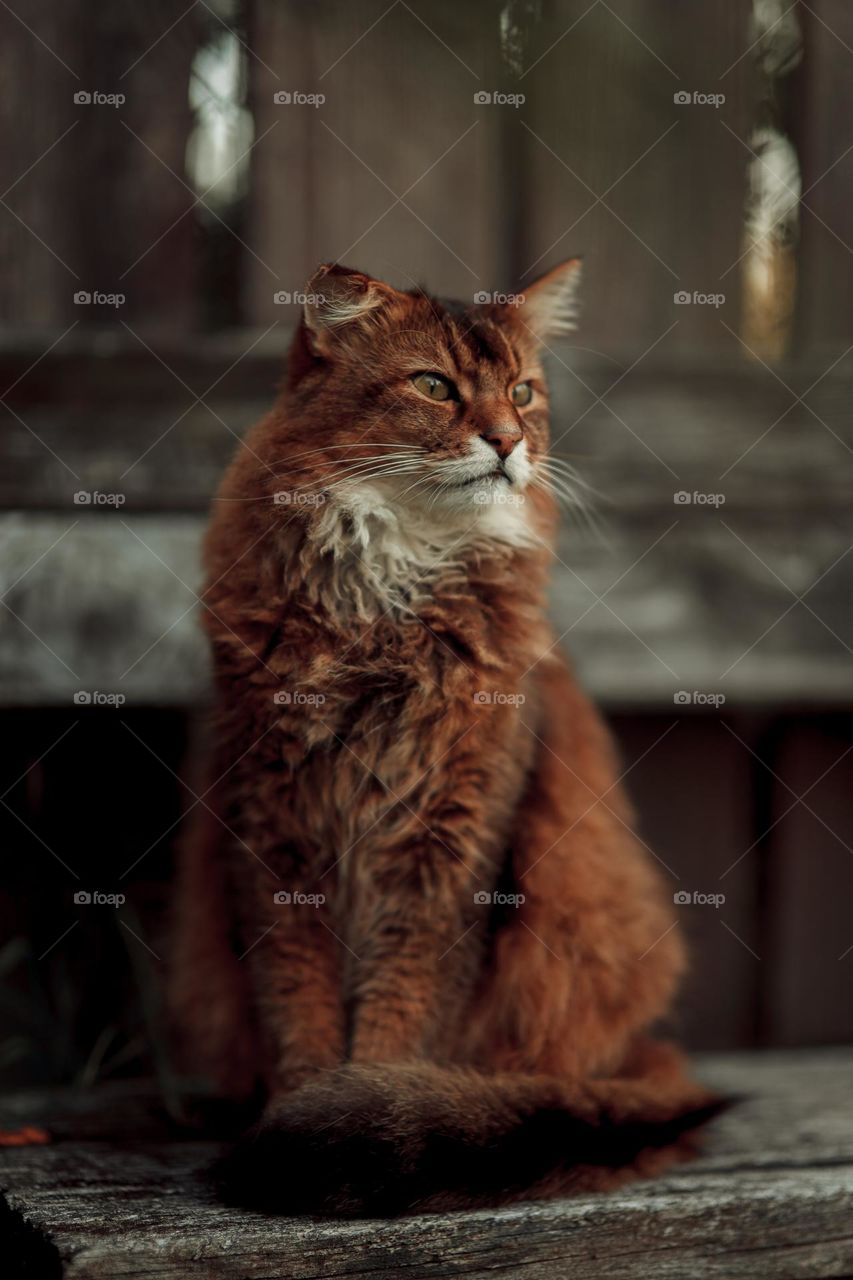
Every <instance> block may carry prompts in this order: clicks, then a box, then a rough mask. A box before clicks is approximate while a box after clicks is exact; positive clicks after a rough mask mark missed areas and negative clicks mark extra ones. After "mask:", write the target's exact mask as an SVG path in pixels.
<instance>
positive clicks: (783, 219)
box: [741, 0, 802, 360]
mask: <svg viewBox="0 0 853 1280" xmlns="http://www.w3.org/2000/svg"><path fill="white" fill-rule="evenodd" d="M793 9H794V6H793V5H790V6H788V5H787V3H783V0H754V5H753V29H754V31H755V32H757V44H756V63H757V71H758V76H759V84H760V91H761V92H760V101H761V108H762V110H761V114H762V115H763V117H764V120H765V121H766V123H762V124H761V125H760V126H759V127H758V128H756V129H754V130H753V133H752V136H751V137H750V139H749V146H750V150H751V151H752V153H753V158H752V159H751V160H750V162H749V166H748V169H747V199H746V217H745V221H744V253H743V258H742V260H741V271H742V284H743V324H742V332H743V339H744V342H745V343H746V344H747V346H748V347H749V348H750V349H751V350H752V351H754V352H755V354H756V355H757V356H758V357H760V358H761V359H762V360H780V359H781V358H782V357H783V356H784V355H786V353H787V352H788V350H789V348H790V345H791V337H792V333H793V325H794V311H795V304H796V297H797V252H796V250H797V239H798V235H799V227H800V216H799V205H800V196H801V194H802V178H801V175H800V162H799V158H798V156H797V152H796V149H795V147H794V144H793V143H792V142H791V140H790V139H789V138H788V137H786V136H785V134H784V132H783V131H782V128H781V127H780V126H779V125H778V124H777V119H778V117H779V115H780V111H779V100H780V97H781V96H782V95H783V93H784V92H785V77H786V76H787V75H788V74H789V73H790V72H791V71H792V70H793V69H794V68H795V67H796V66H797V64H798V62H799V60H800V57H801V54H802V40H801V35H800V28H799V23H798V21H797V16H796V14H795V13H794V12H793Z"/></svg>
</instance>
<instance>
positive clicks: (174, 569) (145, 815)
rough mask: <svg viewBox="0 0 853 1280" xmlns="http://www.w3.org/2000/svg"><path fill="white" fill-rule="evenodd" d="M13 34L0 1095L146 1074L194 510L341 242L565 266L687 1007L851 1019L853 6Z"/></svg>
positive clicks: (787, 1037)
mask: <svg viewBox="0 0 853 1280" xmlns="http://www.w3.org/2000/svg"><path fill="white" fill-rule="evenodd" d="M0 25H2V39H0V72H2V78H0V83H2V86H3V88H2V93H0V118H2V124H3V135H4V146H3V149H2V157H3V158H2V165H3V176H2V182H0V188H2V196H0V261H2V273H0V278H2V285H0V388H2V392H0V409H2V412H0V505H2V508H3V510H2V512H1V513H0V602H2V608H0V704H2V710H0V832H2V852H3V885H2V889H1V890H0V932H1V933H2V947H0V1080H2V1082H4V1083H6V1084H19V1083H23V1082H36V1081H40V1082H53V1081H76V1082H79V1083H86V1082H89V1081H94V1080H96V1079H100V1078H104V1077H109V1076H114V1075H116V1074H123V1073H124V1074H126V1073H131V1072H140V1071H150V1070H152V1069H160V1070H161V1071H162V1070H163V1066H162V1035H161V1031H160V1017H159V1004H158V982H159V978H160V975H161V973H162V969H163V961H162V956H163V954H164V952H163V934H164V912H165V910H166V908H167V906H168V893H169V889H168V886H169V878H170V875H171V870H172V861H173V855H174V844H175V837H176V833H177V830H178V827H179V825H180V821H181V818H182V815H183V814H185V813H186V812H187V811H188V810H190V809H192V808H193V807H194V806H195V805H196V804H198V803H199V799H198V797H199V794H200V792H199V789H198V788H199V786H200V784H199V782H198V780H197V770H196V767H195V766H196V762H197V760H198V756H199V752H200V749H201V748H202V747H203V744H204V740H205V734H206V729H205V720H204V705H205V700H206V697H207V686H208V662H207V655H206V652H205V646H204V644H203V642H202V638H201V631H200V626H199V619H198V604H197V597H196V591H197V590H198V589H199V585H200V577H199V566H198V548H199V541H200V536H201V532H202V529H203V527H204V523H205V519H206V512H207V509H208V506H209V502H210V498H211V494H212V492H213V490H214V487H215V485H216V482H217V479H218V476H219V475H220V473H221V471H222V469H223V467H224V466H225V464H226V462H227V460H228V458H229V457H230V456H231V454H232V453H233V451H234V450H235V448H236V447H238V442H239V440H240V438H241V436H242V435H243V433H244V431H245V429H246V428H247V426H248V425H250V424H251V423H252V421H253V420H254V419H255V418H256V417H258V416H259V415H260V413H261V412H262V411H263V410H264V409H265V408H266V407H267V406H268V405H269V403H270V401H271V398H272V396H273V394H274V389H275V385H276V382H277V380H278V378H279V376H280V369H281V361H282V355H283V352H284V351H285V349H286V347H287V344H288V341H289V336H290V334H291V332H292V329H293V326H294V324H295V323H296V321H297V318H298V311H299V307H298V300H295V298H296V296H297V295H298V293H299V291H300V290H301V289H302V288H303V287H304V284H305V282H306V280H307V279H308V277H309V275H310V274H311V272H312V271H313V269H314V267H315V266H316V265H317V264H318V263H320V262H323V261H331V260H340V261H343V262H345V263H347V264H348V265H351V266H356V267H358V268H360V269H362V270H365V271H368V272H372V273H374V274H376V275H379V276H382V277H384V278H386V279H388V280H390V281H391V282H392V283H394V284H396V285H398V286H400V287H404V288H405V287H408V286H410V285H412V284H413V283H415V282H418V283H422V284H424V285H425V286H427V287H428V288H429V289H430V290H431V291H433V292H435V293H438V294H439V295H450V296H455V297H460V298H466V299H468V300H471V301H473V299H474V297H475V295H476V294H478V293H479V292H480V291H483V290H485V291H489V292H495V291H500V292H505V293H512V292H518V291H521V290H523V288H524V286H525V284H526V283H528V282H530V281H531V280H532V279H533V278H535V276H536V275H538V274H539V273H541V272H542V271H543V270H545V269H546V268H547V267H549V266H551V265H553V264H554V263H555V262H557V261H559V260H560V259H562V258H565V257H567V256H570V255H572V254H576V253H582V254H583V255H584V257H585V300H584V316H583V322H582V326H581V328H580V330H579V332H578V333H577V335H576V336H575V340H574V341H572V342H569V341H560V342H556V343H554V344H553V347H552V350H551V352H550V354H549V356H548V360H549V366H550V375H551V379H552V384H553V398H554V431H553V434H554V440H555V449H556V451H557V452H558V453H559V454H561V455H562V456H564V457H566V458H567V459H568V460H569V461H571V462H572V463H573V464H574V466H575V467H576V468H577V469H578V470H579V471H580V473H581V475H582V476H583V477H584V479H585V480H586V481H587V482H588V483H589V484H590V485H591V486H592V487H593V488H594V490H595V491H596V492H597V494H598V498H597V500H596V504H595V512H594V516H593V517H592V518H591V519H586V520H583V519H571V520H567V521H566V524H565V528H564V530H563V534H562V538H561V543H560V548H559V561H558V563H557V566H556V573H555V578H554V592H553V615H554V619H555V622H556V625H557V628H558V632H559V634H560V635H561V640H562V644H563V645H564V646H565V648H566V649H567V650H568V651H569V652H570V653H571V654H572V655H573V658H574V660H575V662H576V664H577V667H578V670H579V673H580V676H581V678H582V680H583V681H584V683H585V684H586V686H587V687H588V688H589V689H590V691H591V692H592V693H593V694H594V696H595V697H596V698H597V699H598V700H599V701H600V702H601V703H602V705H603V706H604V708H605V710H606V712H607V714H608V716H609V718H610V721H611V723H612V725H613V728H614V730H615V733H616V735H617V737H618V740H619V743H620V747H621V751H622V758H623V765H624V778H625V785H626V786H627V787H628V789H629V791H630V793H631V795H632V796H633V798H634V800H635V803H636V806H637V809H638V813H639V823H640V831H641V834H642V837H643V839H644V840H645V841H646V842H647V843H648V845H649V846H650V847H651V848H652V849H654V851H655V853H656V855H657V856H658V857H659V858H660V859H661V861H662V862H663V863H664V865H665V866H666V868H667V869H668V871H669V873H670V875H671V878H672V886H673V892H674V893H675V894H677V895H679V896H678V897H677V899H676V901H677V902H678V911H679V913H680V916H681V919H682V921H683V924H684V927H685V929H686V931H687V934H688V937H689V939H690V943H691V946H692V949H693V956H694V967H693V974H692V977H691V979H690V982H689V983H688V984H687V987H686V989H685V992H684V997H683V1000H682V1002H681V1006H680V1011H679V1015H678V1026H679V1029H680V1031H681V1033H682V1034H683V1035H684V1036H685V1037H686V1039H687V1040H688V1042H689V1043H690V1044H691V1045H693V1046H695V1047H700V1048H726V1047H751V1046H767V1045H797V1044H821V1043H832V1042H843V1041H849V1040H851V1039H853V1003H851V1001H850V999H849V992H850V987H851V969H853V911H851V900H853V848H851V844H853V823H851V818H853V795H851V792H853V788H851V783H850V779H851V764H853V754H850V753H851V751H853V715H851V708H853V665H851V657H853V648H851V646H853V606H852V605H851V602H852V601H853V557H851V556H850V551H851V546H853V502H851V497H853V396H851V390H853V356H851V349H853V306H851V300H853V226H851V217H850V210H851V208H853V7H851V6H850V4H849V3H847V0H811V3H809V4H806V3H803V0H799V2H797V0H795V2H794V3H790V0H752V2H750V0H711V2H710V3H709V2H707V0H683V2H681V3H678V4H675V3H673V2H672V0H607V2H606V0H469V3H466V4H459V3H458V2H456V0H411V2H408V0H392V2H391V3H388V2H387V0H375V2H374V0H316V2H315V3H313V4H310V5H309V4H305V3H298V0H231V2H229V0H193V2H191V3H187V2H186V0H149V2H148V3H146V4H145V5H137V4H129V3H127V2H124V3H113V4H111V5H100V6H93V5H91V4H87V3H85V0H63V3H60V2H59V0H28V3H27V4H26V6H25V5H24V4H23V2H22V0H10V2H9V4H5V3H4V4H3V6H2V9H1V10H0Z"/></svg>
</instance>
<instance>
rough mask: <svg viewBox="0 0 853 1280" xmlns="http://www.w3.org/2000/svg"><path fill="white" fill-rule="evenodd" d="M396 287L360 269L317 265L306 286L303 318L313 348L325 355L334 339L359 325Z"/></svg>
mask: <svg viewBox="0 0 853 1280" xmlns="http://www.w3.org/2000/svg"><path fill="white" fill-rule="evenodd" d="M395 295H396V290H395V289H392V288H391V286H390V285H387V284H384V283H383V282H382V281H381V280H374V279H372V278H371V277H370V276H366V275H365V274H364V272H362V271H353V270H351V269H350V268H349V267H342V266H339V265H338V264H337V263H329V264H326V265H325V266H322V267H320V268H318V270H317V271H315V273H314V275H313V276H312V277H311V279H310V281H309V282H308V285H307V286H306V289H305V302H304V304H303V321H304V324H305V329H306V332H307V336H308V340H309V343H310V346H311V348H312V350H313V351H314V352H315V353H316V354H318V355H328V354H330V353H331V351H332V350H333V348H334V346H335V345H336V343H337V342H339V341H340V340H341V339H342V338H345V337H346V336H347V335H348V333H350V334H351V333H352V332H353V331H354V330H355V329H357V328H358V327H360V325H361V324H363V322H364V321H365V320H366V319H367V318H369V317H370V315H371V312H373V311H375V310H376V308H377V307H381V306H383V305H384V304H386V303H387V302H389V301H391V299H392V298H393V297H394V296H395Z"/></svg>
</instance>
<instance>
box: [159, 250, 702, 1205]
mask: <svg viewBox="0 0 853 1280" xmlns="http://www.w3.org/2000/svg"><path fill="white" fill-rule="evenodd" d="M577 275H578V263H577V261H576V260H573V261H570V262H568V263H565V264H563V265H562V266H561V267H558V268H556V269H555V270H554V271H552V272H551V273H549V274H548V275H547V276H546V277H544V278H543V280H541V281H540V282H539V283H538V284H536V285H535V286H533V287H532V288H531V289H530V290H528V291H527V294H526V297H525V300H524V301H523V303H518V304H516V305H492V304H487V305H474V306H470V307H459V306H451V305H450V304H444V305H443V304H441V303H439V302H438V301H436V300H434V299H430V298H429V297H427V296H426V295H425V294H423V293H419V292H411V293H401V292H398V291H396V290H394V289H392V288H390V287H389V286H387V285H385V284H382V283H380V282H378V281H375V280H372V279H370V278H368V277H366V276H364V275H361V274H360V273H358V272H351V271H348V270H346V269H344V268H340V267H327V268H322V269H321V270H320V272H318V274H317V276H316V277H315V278H314V280H313V281H312V282H311V284H310V285H309V288H308V291H309V294H310V295H312V298H311V299H309V303H308V304H307V306H306V308H305V315H304V318H303V321H302V324H301V327H300V329H299V331H298V333H297V335H296V338H295V340H294V344H293V347H292V350H291V353H290V357H289V362H288V369H287V378H286V384H285V386H284V388H283V390H282V392H281V395H280V398H279V400H278V402H277V403H276V405H275V407H274V408H273V410H272V412H271V413H270V414H269V416H268V417H267V418H265V419H264V420H263V421H262V422H261V423H260V424H259V425H258V426H257V427H256V428H255V429H254V431H253V432H252V433H251V434H250V435H249V437H248V438H247V441H246V444H245V447H244V448H241V449H240V451H239V453H238V455H237V457H236V458H235V460H234V462H233V464H232V466H231V468H230V469H229V471H228V473H227V475H226V477H225V480H224V482H223V484H222V487H221V490H220V493H219V496H218V500H217V502H216V504H215V507H214V514H213V519H212V522H211V526H210V530H209V533H208V537H207V544H206V564H207V580H208V585H207V588H206V592H205V596H204V599H205V603H206V605H207V614H206V624H207V628H208V631H209V634H210V639H211V641H212V645H213V653H214V663H215V674H216V751H215V758H214V762H213V771H212V775H211V790H210V791H209V793H208V796H207V797H206V799H205V801H204V805H203V806H202V807H201V808H200V810H199V811H200V812H201V815H202V816H201V820H200V822H199V823H198V824H197V825H196V828H195V830H194V831H193V832H191V834H190V836H189V838H188V839H187V841H186V843H185V847H184V849H183V854H182V859H181V866H180V874H179V882H178V923H177V929H176V935H175V957H174V959H175V964H174V969H173V982H172V1005H173V1010H174V1012H175V1015H176V1016H175V1021H176V1025H177V1026H178V1027H179V1029H180V1031H181V1032H182V1038H183V1041H184V1044H185V1046H186V1047H188V1049H189V1050H190V1056H191V1059H192V1061H193V1063H194V1065H195V1066H196V1067H197V1068H199V1069H201V1070H203V1071H205V1072H206V1073H207V1075H208V1076H209V1077H210V1078H212V1079H213V1081H214V1082H215V1084H216V1086H217V1087H218V1088H219V1090H220V1091H222V1092H223V1093H225V1094H227V1095H230V1096H233V1097H241V1096H245V1095H247V1094H248V1093H250V1091H251V1090H252V1088H253V1086H255V1085H256V1084H257V1081H258V1080H260V1081H261V1082H262V1085H263V1089H264V1090H265V1093H266V1096H267V1099H268V1102H267V1107H266V1110H265V1113H264V1116H263V1118H262V1120H261V1121H260V1124H259V1127H258V1128H257V1129H256V1130H254V1131H253V1132H252V1133H250V1134H249V1135H248V1136H247V1137H246V1138H244V1139H243V1140H242V1141H241V1142H240V1143H239V1144H238V1146H237V1147H236V1148H235V1149H234V1151H233V1152H232V1153H231V1154H230V1156H228V1157H227V1158H226V1160H225V1162H224V1164H223V1165H222V1167H221V1170H220V1173H221V1181H222V1185H223V1186H224V1188H225V1190H226V1193H227V1194H228V1195H229V1196H230V1197H231V1198H233V1199H237V1200H240V1201H244V1202H246V1203H250V1204H257V1205H260V1206H263V1207H266V1208H273V1209H281V1210H283V1211H290V1212H296V1211H318V1212H319V1211H331V1212H339V1213H367V1212H380V1213H392V1212H405V1211H410V1210H412V1209H414V1208H421V1209H424V1208H426V1209H441V1208H448V1207H463V1206H468V1205H475V1204H493V1203H498V1202H506V1201H510V1200H514V1199H519V1198H528V1197H531V1196H541V1195H554V1194H559V1193H563V1192H570V1191H574V1190H578V1189H584V1188H591V1187H594V1188H598V1187H606V1186H612V1185H614V1184H615V1182H617V1181H619V1180H620V1179H622V1178H624V1177H625V1176H627V1175H629V1174H632V1173H636V1172H644V1171H651V1170H654V1169H657V1168H660V1167H662V1166H663V1165H664V1164H665V1163H667V1162H668V1161H670V1160H672V1159H673V1158H675V1157H677V1156H678V1155H680V1154H681V1153H683V1152H684V1151H685V1150H686V1149H687V1147H688V1146H689V1137H687V1136H686V1135H687V1133H688V1131H689V1130H690V1129H691V1128H692V1127H693V1126H695V1125H696V1124H697V1123H698V1122H699V1121H701V1120H702V1119H704V1118H706V1117H707V1115H708V1114H709V1113H710V1111H711V1110H712V1109H713V1100H712V1099H711V1098H710V1096H709V1095H708V1094H707V1093H706V1092H705V1091H704V1090H703V1089H702V1088H701V1087H699V1086H697V1085H696V1084H694V1083H693V1082H691V1080H690V1079H689V1077H688V1075H687V1074H686V1072H685V1070H684V1067H683V1064H682V1060H681V1057H680V1055H679V1054H678V1053H677V1051H676V1050H674V1049H673V1048H671V1047H670V1046H668V1045H665V1044H661V1043H656V1042H654V1041H652V1040H650V1039H649V1038H648V1036H647V1034H646V1029H647V1028H648V1027H649V1025H650V1024H652V1023H653V1022H654V1021H655V1020H656V1019H658V1018H659V1016H660V1015H662V1014H663V1013H664V1012H665V1011H666V1009H667V1007H668V1005H669V1002H670V999H671V996H672V993H673V990H674V987H675V984H676V980H677V978H678V976H679V973H680V971H681V969H682V944H681V941H680V939H679V936H678V932H677V930H676V929H675V927H674V917H673V913H672V906H671V899H670V898H669V895H668V894H667V892H666V889H665V886H664V884H663V883H662V881H661V878H660V876H659V874H658V871H657V868H656V867H655V865H654V863H653V862H652V859H651V858H650V857H649V856H648V854H647V852H646V850H645V849H644V847H643V846H642V844H641V843H640V842H639V841H638V840H637V839H636V837H635V836H634V835H633V834H632V832H631V827H630V823H631V815H630V811H629V809H628V806H627V804H626V800H625V797H624V795H623V793H622V791H621V788H620V786H619V785H618V781H617V766H616V764H615V761H614V756H613V751H612V748H611V743H610V739H609V736H608V734H607V731H606V729H605V727H604V725H603V724H602V721H601V719H600V717H599V715H598V714H597V712H596V711H595V710H594V708H593V707H592V706H591V704H590V703H589V701H588V700H587V699H586V697H585V696H584V695H583V693H582V692H581V691H580V689H579V688H578V686H577V684H576V683H575V681H574V680H573V678H572V675H571V672H570V670H569V667H568V665H567V663H566V661H565V660H564V658H563V657H562V656H561V655H560V653H559V651H558V650H557V648H556V647H555V640H554V636H553V634H552V632H551V630H550V628H549V626H548V623H547V621H546V616H545V590H546V581H547V575H548V568H549V563H550V561H551V555H552V553H551V545H552V542H553V538H554V534H555V528H556V513H555V503H554V498H553V494H552V491H551V483H550V481H549V472H548V471H547V470H546V466H547V464H546V463H545V461H544V459H545V456H546V450H547V444H548V403H547V389H546V386H545V382H544V378H543V373H542V369H541V365H540V352H541V344H542V343H543V341H545V340H546V339H547V338H548V336H549V335H550V334H553V333H555V332H559V331H561V330H563V329H564V328H565V327H567V325H569V324H570V323H571V320H572V316H573V312H574V305H575V296H576V287H577ZM424 371H436V372H438V373H440V374H442V375H443V376H444V377H445V378H447V379H450V380H452V382H453V383H454V384H455V385H456V386H457V387H458V389H459V397H460V398H459V399H458V400H454V399H450V400H445V401H441V402H437V401H434V400H432V399H428V398H426V397H425V396H424V395H422V394H421V392H420V391H418V390H417V388H416V387H415V385H414V383H413V382H412V377H413V375H417V374H418V373H421V372H424ZM520 380H526V381H530V382H531V383H532V385H533V399H532V401H531V403H530V405H529V406H527V407H519V408H517V407H516V406H515V404H514V403H513V402H512V401H511V399H510V396H509V390H510V388H511V387H512V386H513V385H514V384H515V383H516V382H518V381H520ZM512 444H514V448H512V451H511V452H509V453H508V456H506V457H505V458H504V459H503V461H504V467H505V470H504V473H503V475H494V476H492V477H490V478H483V479H476V478H473V477H477V476H480V475H482V473H484V472H486V471H489V472H493V471H495V468H496V467H498V466H499V465H500V458H499V454H504V453H505V452H506V451H507V450H508V449H509V447H510V445H512ZM358 460H362V461H358ZM466 479H468V480H470V481H471V482H470V483H469V484H467V485H466V486H464V487H463V486H462V485H461V484H460V483H459V482H460V481H462V480H466ZM282 492H284V493H285V494H286V498H285V499H284V500H282V499H281V497H279V499H278V501H276V500H275V498H274V495H275V494H276V493H278V494H279V495H281V493H282ZM282 892H283V893H285V894H289V895H290V901H289V902H288V901H286V900H285V901H277V900H276V896H275V895H276V893H279V894H280V893H282ZM300 895H305V896H306V898H307V900H306V898H301V897H300ZM318 895H322V898H323V900H322V901H320V900H319V897H318ZM521 895H523V901H522V900H521ZM312 899H313V900H312Z"/></svg>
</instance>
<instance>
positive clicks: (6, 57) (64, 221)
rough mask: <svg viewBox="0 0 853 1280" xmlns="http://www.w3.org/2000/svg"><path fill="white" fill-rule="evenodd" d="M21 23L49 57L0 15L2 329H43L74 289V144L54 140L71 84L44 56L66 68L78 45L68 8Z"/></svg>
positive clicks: (64, 124)
mask: <svg viewBox="0 0 853 1280" xmlns="http://www.w3.org/2000/svg"><path fill="white" fill-rule="evenodd" d="M27 21H28V25H29V26H31V27H33V28H34V29H36V30H38V32H39V35H40V38H41V40H43V41H44V44H45V45H47V46H48V48H47V49H46V48H44V47H43V46H42V45H41V44H39V42H38V41H37V40H36V39H34V37H33V35H32V34H31V32H29V31H27V30H26V28H25V27H24V25H23V24H22V23H20V22H17V21H16V20H15V18H14V17H13V16H12V15H11V14H10V13H8V12H6V11H5V10H2V9H0V81H2V85H3V92H2V94H0V128H2V133H3V158H2V180H1V181H0V193H3V198H4V200H5V202H6V204H7V205H8V208H3V207H2V206H0V271H2V279H3V287H2V290H0V324H3V325H8V326H12V325H14V326H18V327H25V326H34V327H41V328H47V327H48V326H50V325H59V324H60V323H61V322H62V320H63V317H64V316H65V315H66V313H67V310H68V302H69V298H70V297H71V295H72V294H73V292H74V289H75V287H76V284H75V279H74V275H73V271H74V269H75V264H74V263H73V262H72V261H71V258H72V257H73V254H72V243H71V242H72V226H71V224H70V222H69V220H68V217H67V212H68V209H69V207H70V197H71V192H72V190H73V182H74V172H73V166H72V165H71V163H70V153H71V152H72V149H73V147H74V141H75V140H74V138H73V134H72V136H71V137H66V138H65V139H64V140H62V141H59V142H58V141H57V140H58V139H60V138H61V135H62V133H63V131H64V130H66V129H68V127H69V126H70V125H71V124H72V122H73V119H74V117H73V108H72V95H73V91H74V89H75V88H76V83H77V82H76V81H75V79H74V76H73V74H72V73H71V71H69V70H67V69H66V68H65V67H63V66H62V65H61V63H60V62H59V61H58V60H57V58H55V57H54V56H53V55H52V54H51V53H50V51H49V50H50V49H54V50H56V51H57V54H58V56H59V57H63V58H64V60H65V61H68V62H69V65H71V63H73V62H74V61H75V60H76V58H75V53H76V41H74V40H72V31H73V15H72V13H71V5H67V6H58V5H56V4H54V3H53V0H32V2H31V4H30V5H29V6H28V13H27ZM54 144H56V145H54ZM50 148H53V149H52V150H50V151H49V149H50ZM31 166H35V167H34V168H32V169H31ZM28 169H31V172H30V173H27V170H28ZM48 193H49V195H50V198H45V197H46V194H48ZM10 210H11V212H10ZM22 224H25V225H22ZM60 259H61V261H60ZM63 264H67V266H66V265H63Z"/></svg>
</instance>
